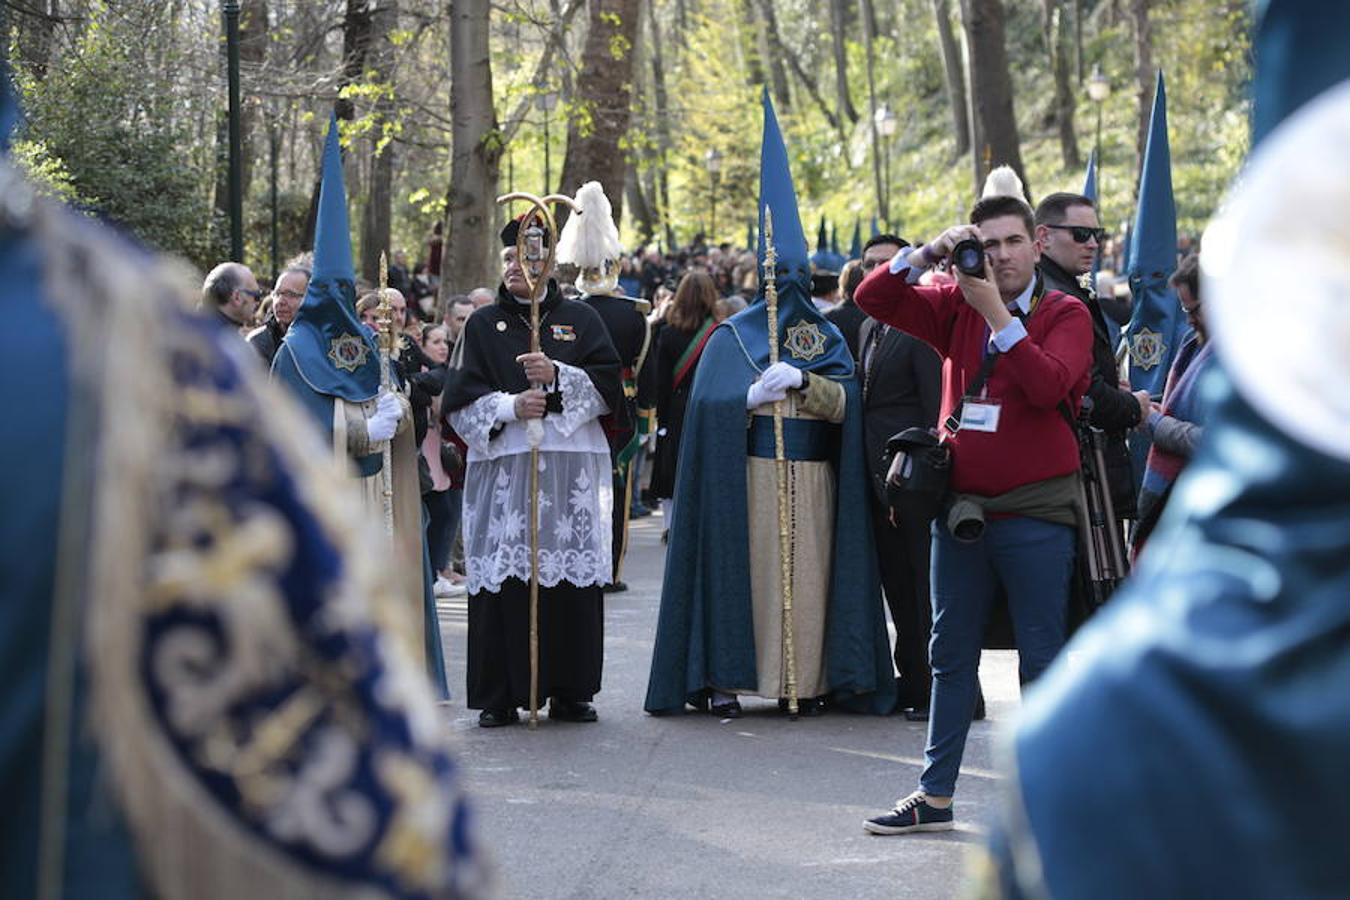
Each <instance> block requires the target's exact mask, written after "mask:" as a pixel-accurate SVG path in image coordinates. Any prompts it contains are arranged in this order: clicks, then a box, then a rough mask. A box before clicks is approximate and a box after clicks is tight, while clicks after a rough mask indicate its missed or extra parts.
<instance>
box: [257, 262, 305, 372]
mask: <svg viewBox="0 0 1350 900" xmlns="http://www.w3.org/2000/svg"><path fill="white" fill-rule="evenodd" d="M309 274H310V273H309V269H307V268H304V267H302V266H294V265H293V266H291V267H290V268H287V269H285V270H284V271H283V272H282V273H281V274H280V275H278V276H277V283H276V285H275V286H274V287H273V288H272V310H271V312H269V313H268V314H267V318H265V319H263V323H262V324H261V325H259V326H258V327H257V328H255V329H254V330H253V331H251V332H249V335H248V342H249V345H250V346H251V347H253V349H254V350H257V351H258V355H259V356H261V357H262V358H263V362H265V363H266V364H267V367H268V368H269V369H270V368H271V367H272V360H273V359H274V358H275V357H276V355H277V348H278V347H280V346H281V339H282V338H284V337H285V336H286V329H288V328H290V327H291V322H293V321H295V311H296V310H297V309H299V308H300V304H301V303H304V302H305V291H306V290H307V289H308V288H309Z"/></svg>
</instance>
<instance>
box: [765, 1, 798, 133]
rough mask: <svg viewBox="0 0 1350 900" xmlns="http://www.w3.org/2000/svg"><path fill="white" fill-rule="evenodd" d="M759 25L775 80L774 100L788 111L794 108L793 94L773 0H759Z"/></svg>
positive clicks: (766, 56)
mask: <svg viewBox="0 0 1350 900" xmlns="http://www.w3.org/2000/svg"><path fill="white" fill-rule="evenodd" d="M758 6H759V27H760V34H761V40H762V41H763V44H762V47H761V52H762V53H763V54H764V58H765V59H767V60H768V61H769V74H770V75H771V76H772V82H773V102H774V103H775V104H776V105H777V107H778V109H779V110H781V111H783V112H786V111H787V110H789V109H791V108H792V95H791V94H790V93H789V92H788V77H787V68H786V67H785V66H784V64H783V58H784V57H785V56H786V55H787V51H786V50H785V49H784V47H783V42H782V41H781V40H779V38H778V17H777V16H776V15H775V14H774V11H773V0H759V2H758Z"/></svg>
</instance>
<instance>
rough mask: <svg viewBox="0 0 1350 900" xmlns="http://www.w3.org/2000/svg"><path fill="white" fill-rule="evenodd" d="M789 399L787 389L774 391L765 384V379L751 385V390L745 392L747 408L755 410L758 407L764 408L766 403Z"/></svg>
mask: <svg viewBox="0 0 1350 900" xmlns="http://www.w3.org/2000/svg"><path fill="white" fill-rule="evenodd" d="M786 397H787V388H780V389H778V390H773V389H772V388H770V387H769V386H768V385H767V384H765V383H764V379H762V378H761V379H760V380H759V381H756V382H755V383H754V384H752V385H750V390H748V391H746V392H745V408H746V409H754V408H755V407H757V406H763V405H764V404H765V403H774V402H776V401H778V400H783V399H785V398H786Z"/></svg>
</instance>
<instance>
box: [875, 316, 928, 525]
mask: <svg viewBox="0 0 1350 900" xmlns="http://www.w3.org/2000/svg"><path fill="white" fill-rule="evenodd" d="M878 329H880V331H881V333H880V334H879V335H878V336H877V344H876V347H875V348H874V349H873V350H872V352H871V354H870V355H869V354H868V353H867V348H868V346H869V344H870V343H871V339H872V333H873V332H874V331H876V330H878ZM858 353H859V370H858V371H859V373H860V374H861V379H862V385H863V446H864V447H865V448H866V451H867V471H868V474H869V475H871V479H870V480H871V482H872V490H873V492H874V493H875V494H876V497H877V500H878V501H880V502H882V503H885V502H886V486H885V485H886V460H885V459H884V458H883V454H884V453H885V450H886V441H887V440H888V439H890V437H891V436H892V435H895V434H898V433H899V432H901V431H904V430H905V429H906V428H914V427H921V428H934V427H936V426H937V420H938V410H939V409H940V402H941V399H942V360H941V358H940V357H939V356H938V355H937V353H936V352H935V351H934V350H933V348H932V347H930V346H928V345H927V344H925V343H924V342H923V341H921V340H919V339H918V338H916V337H912V336H910V335H908V334H905V333H904V332H903V331H898V330H896V329H894V328H891V327H890V326H888V325H882V324H881V323H880V322H878V321H876V320H875V319H867V320H866V321H865V322H863V324H862V327H861V328H860V329H859V331H858ZM863 357H866V358H867V365H866V367H865V368H863V367H862V358H863Z"/></svg>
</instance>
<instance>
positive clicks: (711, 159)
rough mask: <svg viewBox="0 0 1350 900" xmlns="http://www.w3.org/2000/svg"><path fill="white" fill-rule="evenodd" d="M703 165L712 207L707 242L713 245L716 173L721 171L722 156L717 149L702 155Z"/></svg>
mask: <svg viewBox="0 0 1350 900" xmlns="http://www.w3.org/2000/svg"><path fill="white" fill-rule="evenodd" d="M703 164H704V165H705V166H707V168H708V196H709V199H710V203H711V206H712V210H711V215H710V216H709V223H710V224H709V228H708V240H709V242H711V243H715V242H716V234H717V173H718V172H720V171H722V154H720V153H718V152H717V148H716V147H714V148H713V149H711V150H709V151H708V152H707V153H705V154H704V155H703Z"/></svg>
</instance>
